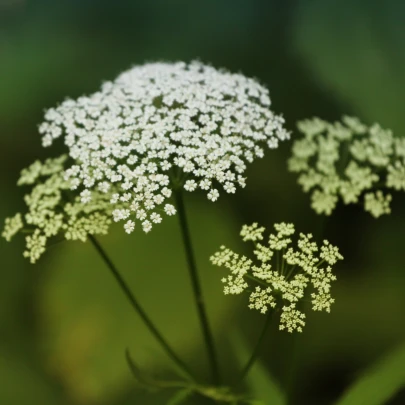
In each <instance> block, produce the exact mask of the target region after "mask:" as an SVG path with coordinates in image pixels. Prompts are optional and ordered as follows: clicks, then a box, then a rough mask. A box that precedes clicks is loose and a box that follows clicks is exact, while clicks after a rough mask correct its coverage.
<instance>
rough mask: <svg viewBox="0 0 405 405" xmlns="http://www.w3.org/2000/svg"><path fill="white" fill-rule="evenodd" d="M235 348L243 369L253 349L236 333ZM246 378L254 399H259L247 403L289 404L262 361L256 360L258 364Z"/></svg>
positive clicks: (252, 404)
mask: <svg viewBox="0 0 405 405" xmlns="http://www.w3.org/2000/svg"><path fill="white" fill-rule="evenodd" d="M233 346H234V352H235V356H236V357H237V359H238V362H239V364H240V367H241V369H242V367H243V366H244V365H245V364H246V361H247V359H248V358H249V356H250V355H251V353H252V350H253V348H251V347H249V346H248V345H247V343H246V341H245V339H244V338H243V336H242V335H241V334H240V332H236V333H235V338H234V339H233ZM246 378H247V384H248V386H249V388H250V393H251V396H253V397H254V398H259V399H255V400H251V401H250V402H247V403H249V404H251V405H264V404H265V403H264V402H262V401H264V400H266V403H267V402H268V401H271V405H286V404H287V402H286V398H285V395H284V393H283V392H282V391H281V389H280V387H279V384H278V383H277V382H276V381H275V380H274V378H273V376H272V375H271V374H270V372H269V371H268V370H267V369H266V367H264V366H263V364H262V363H261V362H260V359H257V360H256V363H255V364H254V365H253V366H252V368H251V370H250V372H249V374H248V375H247V377H246Z"/></svg>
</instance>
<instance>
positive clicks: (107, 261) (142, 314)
mask: <svg viewBox="0 0 405 405" xmlns="http://www.w3.org/2000/svg"><path fill="white" fill-rule="evenodd" d="M89 239H90V241H91V243H92V244H93V246H94V247H95V249H96V250H97V252H98V253H99V254H100V256H101V258H102V259H103V261H104V263H105V264H106V265H107V267H108V268H109V269H110V271H111V273H112V275H113V276H114V278H115V280H116V281H117V282H118V284H119V286H120V287H121V289H122V291H123V292H124V294H125V296H126V297H127V298H128V300H129V302H130V303H131V305H132V307H133V308H134V309H135V311H136V312H137V313H138V315H139V316H140V317H141V319H142V320H143V322H144V323H145V325H146V326H147V328H148V329H149V331H150V332H151V333H152V334H153V336H154V337H155V338H156V340H157V341H158V342H159V343H160V344H161V345H162V347H163V349H164V350H165V351H166V353H167V354H168V356H169V357H170V358H171V359H172V360H173V361H174V363H176V364H177V366H178V367H179V369H180V370H181V371H182V373H183V375H184V376H185V377H186V378H188V379H189V380H192V381H193V380H194V379H193V377H192V373H191V372H190V370H189V369H188V367H187V365H186V364H185V363H184V362H183V361H182V360H181V359H180V358H179V357H178V356H177V354H176V353H175V352H174V351H173V349H172V348H171V347H170V346H169V344H168V343H167V341H166V339H165V338H164V337H163V336H162V334H161V333H160V332H159V330H158V329H157V328H156V326H155V325H154V324H153V322H152V321H151V319H150V318H149V317H148V315H147V314H146V312H145V310H144V309H143V308H142V306H141V305H140V304H139V302H138V300H137V299H136V298H135V296H134V294H133V293H132V292H131V290H130V289H129V287H128V285H127V284H126V282H125V280H124V279H123V277H122V276H121V274H120V273H119V271H118V270H117V268H116V267H115V265H114V263H113V262H112V261H111V259H110V258H109V256H108V255H107V253H106V252H105V250H104V249H103V247H102V246H101V245H100V243H99V242H98V240H97V239H96V238H95V237H94V236H93V235H89Z"/></svg>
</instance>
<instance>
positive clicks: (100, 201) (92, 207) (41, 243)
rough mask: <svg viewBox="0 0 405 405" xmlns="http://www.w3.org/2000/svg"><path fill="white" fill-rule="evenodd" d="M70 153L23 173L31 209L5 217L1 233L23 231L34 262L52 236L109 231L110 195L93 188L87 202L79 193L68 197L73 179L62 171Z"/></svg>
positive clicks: (74, 237) (79, 236) (83, 235)
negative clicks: (71, 197) (95, 190)
mask: <svg viewBox="0 0 405 405" xmlns="http://www.w3.org/2000/svg"><path fill="white" fill-rule="evenodd" d="M66 163H67V156H61V157H59V158H56V159H48V160H47V161H46V162H44V163H41V162H39V161H37V162H35V163H33V164H32V165H31V166H30V167H28V168H27V169H24V170H23V171H22V173H21V177H20V179H19V181H18V184H19V185H31V186H32V190H31V192H30V193H29V194H27V195H26V196H25V198H24V200H25V203H26V204H27V207H28V210H27V212H26V213H25V214H24V215H22V214H20V213H18V214H16V215H15V216H14V217H12V218H7V219H6V221H5V226H4V230H3V233H2V236H3V237H4V238H5V239H6V240H7V241H10V240H11V238H12V237H13V236H14V235H15V234H16V233H18V232H19V231H23V232H24V233H27V234H28V235H27V236H26V250H25V251H24V256H25V257H27V258H29V259H30V261H31V263H35V262H36V261H37V260H38V259H39V258H40V256H41V255H42V254H43V253H44V252H45V250H46V245H47V241H48V239H49V238H52V237H55V236H57V235H58V234H60V233H62V234H63V236H64V238H65V239H68V240H81V241H85V240H86V238H87V236H88V235H89V234H91V235H93V234H106V233H107V231H108V228H109V225H110V223H111V219H110V218H111V204H110V202H109V200H110V196H109V195H108V194H104V193H101V192H93V194H92V199H91V201H89V202H88V203H86V204H84V203H83V202H82V201H81V200H80V197H76V198H73V199H72V200H71V201H70V200H69V197H68V194H69V192H70V191H69V190H70V187H71V182H70V181H67V180H65V179H64V177H63V174H64V170H65V165H66Z"/></svg>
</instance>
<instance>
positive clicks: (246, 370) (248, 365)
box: [239, 309, 274, 382]
mask: <svg viewBox="0 0 405 405" xmlns="http://www.w3.org/2000/svg"><path fill="white" fill-rule="evenodd" d="M273 312H274V311H272V310H271V309H270V310H269V312H268V314H267V318H266V321H265V323H264V325H263V329H262V332H261V333H260V336H259V339H258V340H257V343H256V346H255V347H254V349H253V353H252V355H251V356H250V358H249V360H248V362H247V363H246V366H245V367H244V368H243V370H242V372H241V374H240V377H239V382H241V381H243V379H244V378H245V377H246V376H247V375H248V374H249V371H250V369H251V368H252V366H253V364H254V362H255V361H256V359H257V356H258V355H259V353H260V349H261V346H262V343H263V340H264V338H265V337H266V332H267V329H268V328H269V326H270V321H271V318H272V315H273Z"/></svg>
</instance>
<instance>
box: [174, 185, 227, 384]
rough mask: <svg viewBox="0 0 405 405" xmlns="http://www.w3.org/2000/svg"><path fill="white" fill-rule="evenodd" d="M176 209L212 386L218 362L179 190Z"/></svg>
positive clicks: (218, 380)
mask: <svg viewBox="0 0 405 405" xmlns="http://www.w3.org/2000/svg"><path fill="white" fill-rule="evenodd" d="M174 194H175V198H176V208H177V212H178V216H179V223H180V229H181V234H182V238H183V244H184V249H185V253H186V259H187V264H188V270H189V273H190V278H191V285H192V288H193V293H194V299H195V304H196V307H197V312H198V317H199V320H200V325H201V330H202V333H203V336H204V342H205V346H206V349H207V354H208V359H209V363H210V368H211V374H212V379H213V382H214V384H219V383H220V376H219V367H218V360H217V355H216V351H215V344H214V338H213V335H212V332H211V328H210V326H209V322H208V316H207V311H206V308H205V303H204V298H203V294H202V289H201V282H200V279H199V276H198V271H197V266H196V261H195V257H194V252H193V247H192V243H191V237H190V231H189V226H188V221H187V216H186V209H185V205H184V200H183V194H182V192H181V191H180V190H176V191H175V193H174Z"/></svg>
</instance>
